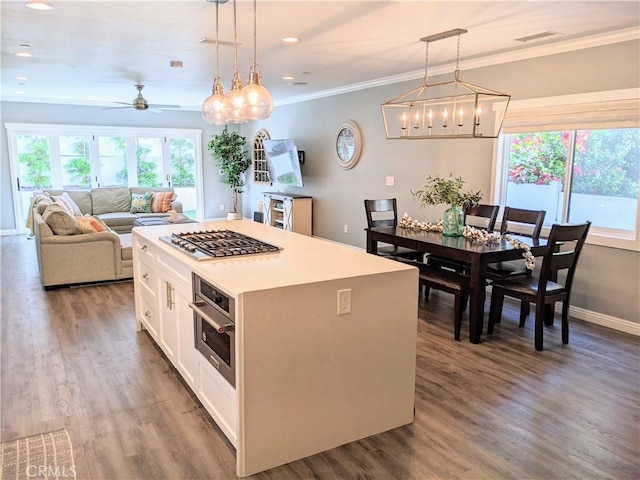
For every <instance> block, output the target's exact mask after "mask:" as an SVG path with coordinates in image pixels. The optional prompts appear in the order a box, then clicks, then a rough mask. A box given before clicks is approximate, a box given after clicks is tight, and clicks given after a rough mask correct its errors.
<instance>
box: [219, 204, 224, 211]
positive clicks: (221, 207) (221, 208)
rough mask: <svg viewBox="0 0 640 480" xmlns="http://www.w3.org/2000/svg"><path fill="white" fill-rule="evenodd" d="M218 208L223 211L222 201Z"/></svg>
mask: <svg viewBox="0 0 640 480" xmlns="http://www.w3.org/2000/svg"><path fill="white" fill-rule="evenodd" d="M220 210H222V211H224V203H221V204H220Z"/></svg>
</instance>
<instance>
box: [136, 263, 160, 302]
mask: <svg viewBox="0 0 640 480" xmlns="http://www.w3.org/2000/svg"><path fill="white" fill-rule="evenodd" d="M136 282H137V284H138V285H140V287H141V288H140V293H141V294H142V295H144V293H145V292H148V293H149V294H150V295H151V296H152V297H157V294H158V275H157V274H156V272H155V270H154V269H153V268H151V267H150V266H149V265H148V264H147V263H146V262H140V263H139V268H138V271H137V272H136Z"/></svg>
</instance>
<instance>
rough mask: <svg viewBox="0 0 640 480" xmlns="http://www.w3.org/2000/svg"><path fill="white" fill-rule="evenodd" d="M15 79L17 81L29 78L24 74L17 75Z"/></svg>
mask: <svg viewBox="0 0 640 480" xmlns="http://www.w3.org/2000/svg"><path fill="white" fill-rule="evenodd" d="M16 80H18V81H19V82H26V81H27V80H29V79H28V78H27V77H25V76H24V75H18V76H17V77H16Z"/></svg>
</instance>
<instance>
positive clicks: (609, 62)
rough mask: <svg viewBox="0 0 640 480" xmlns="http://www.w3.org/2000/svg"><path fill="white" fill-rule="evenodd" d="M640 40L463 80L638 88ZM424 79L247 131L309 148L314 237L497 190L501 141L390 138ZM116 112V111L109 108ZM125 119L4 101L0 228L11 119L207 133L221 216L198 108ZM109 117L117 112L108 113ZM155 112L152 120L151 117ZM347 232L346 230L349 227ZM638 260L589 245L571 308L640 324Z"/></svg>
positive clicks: (353, 231)
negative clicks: (349, 137)
mask: <svg viewBox="0 0 640 480" xmlns="http://www.w3.org/2000/svg"><path fill="white" fill-rule="evenodd" d="M639 45H640V42H638V41H632V42H624V43H620V44H615V45H608V46H603V47H597V48H591V49H587V50H583V51H577V52H572V53H565V54H560V55H552V56H547V57H541V58H537V59H531V60H526V61H520V62H516V63H511V64H505V65H497V66H493V67H487V68H482V69H477V70H472V71H468V72H466V71H463V72H461V79H462V80H466V81H470V82H471V83H476V84H478V85H482V86H487V87H491V88H494V89H496V90H499V91H503V92H505V93H509V94H511V95H512V99H513V100H520V99H525V98H535V97H546V96H555V95H566V94H574V93H586V92H592V91H601V90H616V89H623V88H632V87H638V86H640V78H639V76H640V61H639V59H640V48H639ZM418 83H419V82H418V81H414V82H407V83H404V84H397V85H391V86H386V87H379V88H372V89H368V90H363V91H360V92H354V93H350V94H344V95H339V96H334V97H329V98H325V99H319V100H313V101H309V102H304V103H299V104H293V105H287V106H282V107H278V108H276V109H275V110H274V113H273V114H272V116H271V118H270V119H269V120H266V121H263V122H255V123H253V124H247V125H243V126H242V127H241V129H240V130H241V133H242V135H244V136H246V137H247V140H248V141H249V142H251V140H252V139H253V136H254V135H255V132H256V131H257V130H258V129H259V128H266V129H267V131H268V132H269V133H270V135H271V138H293V139H295V141H296V144H297V146H298V148H299V149H300V150H304V151H305V152H306V163H305V165H303V167H302V172H303V175H304V181H305V186H304V187H302V188H299V189H298V188H289V190H288V191H289V192H292V193H304V194H307V195H311V196H313V198H314V206H313V208H314V211H313V212H314V221H313V228H314V234H315V235H317V236H320V237H325V238H328V239H331V240H335V241H339V242H344V243H348V244H351V245H355V246H359V247H364V245H365V233H364V231H363V230H364V228H365V225H366V220H365V215H364V205H363V200H364V199H365V198H386V197H392V196H393V197H396V198H397V199H398V205H399V209H400V211H401V212H404V211H407V212H408V213H409V214H410V215H411V216H413V217H415V218H419V219H423V220H433V219H437V218H440V215H441V212H442V210H443V209H444V206H437V207H429V208H426V209H421V208H420V206H419V204H418V203H417V202H416V201H415V200H414V199H413V197H412V195H411V193H410V191H411V190H412V189H417V188H420V187H421V186H422V185H423V184H424V179H425V177H426V176H427V175H428V174H432V175H448V174H449V173H450V172H451V173H453V174H454V175H456V176H457V175H461V176H463V177H464V179H465V180H466V182H467V187H468V188H470V189H480V190H482V191H483V192H484V193H485V195H486V197H485V198H487V199H488V195H489V192H490V189H491V162H492V156H493V144H492V141H490V140H486V139H485V140H483V139H478V140H424V141H422V140H417V141H408V142H405V141H400V140H386V139H385V135H384V128H383V125H382V117H381V113H380V104H381V103H384V102H385V101H387V100H389V99H390V98H392V97H395V96H396V95H398V94H400V93H402V92H405V91H407V90H409V89H411V88H414V87H415V86H416V85H417V84H418ZM109 112H114V111H109ZM116 112H118V115H119V116H118V117H115V116H109V117H107V116H106V115H105V111H102V110H101V109H99V108H89V107H71V106H67V107H65V106H59V105H35V104H21V103H7V102H5V103H3V104H2V113H1V117H2V122H3V128H2V140H3V142H2V143H3V145H2V159H1V161H0V174H1V175H2V177H1V178H0V188H1V193H0V211H1V213H2V218H1V223H0V228H1V229H11V228H14V225H13V213H12V207H11V194H10V182H11V181H12V180H11V179H10V178H8V173H9V167H8V155H7V147H6V131H5V130H4V123H5V122H11V123H20V122H23V123H61V124H82V125H123V126H150V127H159V126H167V127H179V128H201V129H202V130H203V156H204V168H205V179H206V180H205V203H206V205H205V214H206V215H207V216H211V217H213V216H220V212H219V211H218V205H219V204H220V203H226V204H229V202H230V199H231V195H230V192H229V189H228V187H227V186H225V185H223V184H221V183H220V182H219V178H218V174H217V168H216V167H215V165H214V163H213V161H212V160H211V157H210V155H209V153H208V151H207V150H206V143H207V142H208V140H209V139H210V136H211V134H213V133H217V132H219V131H220V130H221V128H220V127H212V126H208V125H206V124H204V122H203V121H202V118H201V116H200V114H199V113H198V112H165V113H163V114H161V115H154V116H153V117H150V116H147V117H143V116H141V115H140V114H147V112H135V111H124V112H123V111H119V110H117V111H116ZM109 115H111V113H109ZM148 115H153V114H151V113H148ZM348 119H351V120H354V121H355V122H356V123H358V124H359V125H360V128H361V130H362V136H363V150H362V156H361V159H360V162H359V163H358V164H357V165H356V166H355V167H354V168H353V169H352V170H346V171H345V170H342V169H340V168H339V167H338V165H337V163H336V161H335V159H334V157H333V143H334V135H335V130H336V129H337V127H338V126H339V125H340V124H341V123H342V122H344V121H345V120H348ZM385 176H394V177H395V186H393V187H387V186H385ZM268 190H272V189H271V188H269V187H265V186H263V185H253V184H249V185H248V188H247V191H246V193H245V194H244V196H243V213H244V215H245V216H251V215H252V212H253V211H254V210H255V209H256V208H257V205H258V201H259V200H260V199H261V193H262V192H263V191H268ZM345 224H346V225H348V233H346V234H345V233H343V228H344V225H345ZM639 277H640V254H639V253H638V252H631V251H625V250H618V249H612V248H604V247H596V246H591V245H588V246H587V247H586V248H585V251H584V256H583V258H582V260H581V263H580V266H579V267H578V271H577V278H576V280H575V283H574V296H573V300H572V304H574V305H576V306H578V307H581V308H584V309H587V310H591V311H594V312H597V313H599V314H602V315H605V316H607V315H608V316H612V317H616V318H619V319H623V320H627V321H630V322H635V323H640V295H638V291H639V284H640V278H639Z"/></svg>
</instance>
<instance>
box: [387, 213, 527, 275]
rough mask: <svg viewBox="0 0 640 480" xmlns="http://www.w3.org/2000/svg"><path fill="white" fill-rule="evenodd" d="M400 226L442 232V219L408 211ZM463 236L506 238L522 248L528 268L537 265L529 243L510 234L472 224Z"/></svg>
mask: <svg viewBox="0 0 640 480" xmlns="http://www.w3.org/2000/svg"><path fill="white" fill-rule="evenodd" d="M398 226H399V227H402V228H407V229H410V230H421V231H425V232H440V233H442V220H438V221H437V222H436V223H431V222H420V221H418V220H414V219H412V218H411V217H410V216H409V215H408V214H407V212H405V213H404V214H403V215H402V218H401V219H400V221H399V222H398ZM462 236H463V237H465V238H468V239H470V240H475V241H478V242H482V243H492V242H493V243H495V242H499V241H500V240H501V239H503V238H504V239H505V240H506V241H507V242H509V243H510V244H511V246H512V247H513V248H515V249H518V250H522V256H523V257H524V260H525V264H526V267H527V269H528V270H533V269H534V268H535V267H536V261H535V257H534V256H533V255H532V254H531V249H530V248H529V245H527V244H526V243H523V242H521V241H520V240H518V239H516V238H513V237H512V236H510V235H507V234H504V235H500V234H498V233H493V232H488V231H486V230H480V229H478V228H475V227H472V226H471V225H465V226H464V229H463V231H462Z"/></svg>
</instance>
